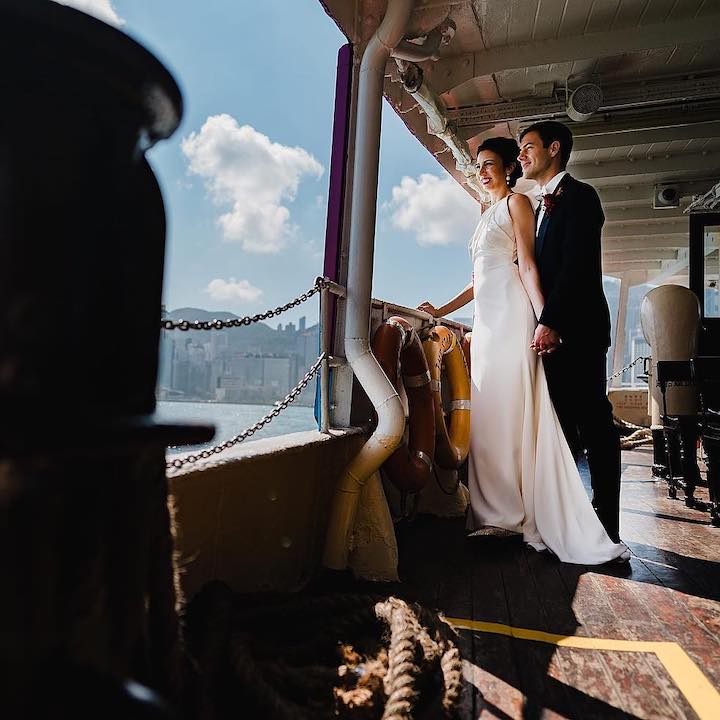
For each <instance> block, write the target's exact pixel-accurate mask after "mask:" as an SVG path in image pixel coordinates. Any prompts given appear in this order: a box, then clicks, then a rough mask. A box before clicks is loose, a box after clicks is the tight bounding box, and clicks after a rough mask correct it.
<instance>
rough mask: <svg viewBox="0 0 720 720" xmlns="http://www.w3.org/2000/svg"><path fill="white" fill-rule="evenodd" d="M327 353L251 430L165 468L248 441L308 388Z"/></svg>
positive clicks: (209, 455) (201, 458)
mask: <svg viewBox="0 0 720 720" xmlns="http://www.w3.org/2000/svg"><path fill="white" fill-rule="evenodd" d="M327 356H328V355H327V353H326V352H324V353H321V354H320V356H319V357H318V359H317V360H316V361H315V362H314V363H313V365H312V367H311V368H310V369H309V370H308V371H307V372H306V373H305V375H304V376H303V378H302V380H300V382H299V383H298V384H297V385H296V386H295V387H294V388H293V389H292V390H291V391H290V392H289V393H288V394H287V395H286V396H285V397H284V398H283V399H282V400H278V401H277V402H276V403H275V407H274V408H273V409H272V410H271V411H270V412H269V413H268V414H267V415H264V416H263V417H262V418H260V420H258V421H257V422H256V423H255V424H254V425H251V426H250V427H249V428H246V429H245V430H243V431H242V432H241V433H238V434H237V435H235V436H234V437H231V438H230V439H229V440H226V441H225V442H223V443H220V444H219V445H215V446H214V447H211V448H207V449H206V450H201V451H200V452H198V453H193V454H192V455H186V456H185V457H181V458H176V459H175V460H171V461H170V462H168V463H165V467H166V468H167V469H168V470H173V469H180V468H182V467H183V466H185V465H190V464H192V463H196V462H198V460H206V459H207V458H209V457H212V456H213V455H217V454H218V453H221V452H222V451H223V450H227V449H228V448H231V447H232V446H233V445H237V444H238V443H241V442H242V441H243V440H247V439H248V438H249V437H250V436H251V435H254V434H255V433H256V432H257V431H258V430H262V428H263V427H265V425H267V424H268V423H269V422H271V421H272V420H273V419H274V418H276V417H277V416H278V415H279V414H280V413H281V412H282V411H283V410H285V409H286V408H287V407H288V406H289V405H290V404H291V403H292V402H293V401H294V400H295V399H296V398H297V396H298V395H299V394H300V393H301V392H302V391H303V390H304V389H305V388H306V387H307V384H308V383H309V382H310V380H312V378H313V376H314V375H315V373H317V371H318V370H319V369H320V366H321V365H322V363H323V361H324V360H325V358H327Z"/></svg>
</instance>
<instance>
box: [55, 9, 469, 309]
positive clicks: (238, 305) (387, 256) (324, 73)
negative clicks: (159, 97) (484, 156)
mask: <svg viewBox="0 0 720 720" xmlns="http://www.w3.org/2000/svg"><path fill="white" fill-rule="evenodd" d="M60 1H61V2H64V3H66V4H73V5H75V6H76V7H80V8H82V9H86V10H88V11H91V12H94V13H95V14H98V15H99V16H100V17H102V18H103V19H106V20H108V21H110V22H112V23H114V24H119V25H120V27H121V29H122V30H123V31H124V32H127V33H128V34H130V35H131V36H133V37H134V38H136V39H137V40H139V41H140V42H142V43H143V44H144V45H146V46H147V47H148V48H149V49H150V50H151V51H153V52H154V53H155V54H156V55H157V56H158V57H159V58H160V59H161V60H162V61H163V62H164V63H165V64H166V65H167V66H168V68H169V69H170V70H171V71H172V72H173V74H174V76H175V78H176V80H177V81H178V83H179V85H180V87H181V89H182V92H183V96H184V99H185V115H184V118H183V122H182V125H181V126H180V128H179V129H178V131H177V132H176V133H175V135H174V136H173V137H172V138H171V139H170V140H168V141H165V142H163V143H161V144H159V145H158V146H157V147H156V148H154V149H153V150H152V151H151V153H150V155H149V159H150V161H151V163H152V165H153V167H154V168H155V171H156V173H157V175H158V178H159V180H160V183H161V186H162V189H163V194H164V198H165V203H166V208H167V214H168V240H167V252H166V272H165V289H164V302H165V304H166V306H167V307H168V309H175V308H179V307H188V306H191V307H203V308H206V309H208V310H229V311H232V312H235V313H237V314H241V315H244V314H254V313H257V312H260V311H262V310H263V309H266V308H269V307H274V306H276V305H279V304H282V303H284V302H286V301H287V300H288V299H290V298H291V297H293V296H295V295H296V294H298V293H299V292H301V291H303V290H305V289H306V288H308V287H310V286H311V284H312V282H313V280H314V278H315V276H316V275H318V274H320V273H321V271H322V252H323V243H324V232H325V213H326V197H327V191H328V174H329V167H330V146H331V134H332V115H333V100H334V98H333V95H334V84H335V67H336V58H337V51H338V48H339V47H340V46H341V45H342V44H344V42H345V38H344V37H343V36H342V34H341V33H340V31H339V30H338V29H337V28H336V26H335V24H334V23H333V22H332V20H331V19H330V18H328V17H327V15H326V14H325V12H324V10H323V8H322V6H321V5H320V3H319V2H318V1H317V0H293V1H292V2H289V1H288V0H264V1H263V2H262V3H243V2H237V0H210V1H209V2H203V3H198V2H197V1H196V0H144V1H140V0H60ZM380 164H381V169H380V182H379V197H378V205H379V209H378V222H377V239H376V250H375V276H374V285H373V294H374V296H375V297H379V298H383V299H385V300H390V301H393V302H399V303H401V304H407V305H416V304H418V303H419V302H420V301H422V300H424V299H430V300H432V301H434V302H436V303H438V304H439V303H442V302H444V301H446V300H447V299H448V298H449V297H450V296H451V295H452V294H454V293H455V292H456V291H457V290H459V289H460V288H461V287H462V286H464V284H465V283H466V282H467V281H468V278H469V273H470V268H469V261H468V257H467V251H466V243H467V239H468V235H469V233H470V232H471V231H472V227H473V225H474V222H475V218H476V212H477V210H476V206H475V204H474V202H473V201H471V200H470V199H469V197H468V196H467V195H466V194H465V193H464V191H462V190H461V189H460V188H459V187H458V186H457V185H456V184H455V183H454V181H452V180H450V179H449V177H448V176H447V174H446V173H445V171H444V170H443V169H442V168H441V167H440V166H439V165H438V163H437V162H436V161H435V160H434V158H433V157H432V156H431V155H430V154H429V153H428V152H427V151H426V150H425V149H424V148H423V147H422V146H421V145H420V144H419V143H418V142H417V140H416V139H415V138H414V137H413V136H412V135H410V133H409V132H408V131H407V130H406V129H405V126H404V125H403V124H402V123H401V122H400V120H399V119H398V118H397V116H396V115H395V114H394V113H393V112H392V110H390V109H389V107H388V106H387V105H385V108H384V113H383V142H382V146H381V160H380ZM302 314H307V315H308V321H309V322H312V321H313V320H314V319H315V318H316V316H317V307H316V305H314V304H313V305H310V304H308V305H307V306H306V309H303V310H299V311H298V310H295V311H291V312H289V313H287V314H286V315H285V316H283V317H282V318H281V319H282V321H283V322H288V321H291V320H292V321H296V320H297V318H298V317H299V316H300V315H302ZM458 315H459V316H468V315H470V309H469V308H466V309H465V310H462V311H460V312H459V313H458Z"/></svg>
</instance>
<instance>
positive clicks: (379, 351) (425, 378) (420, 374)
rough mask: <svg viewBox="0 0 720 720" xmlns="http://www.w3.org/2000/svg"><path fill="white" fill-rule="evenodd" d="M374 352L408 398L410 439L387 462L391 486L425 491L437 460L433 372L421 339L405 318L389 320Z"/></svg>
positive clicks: (379, 331)
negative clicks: (435, 459) (401, 384)
mask: <svg viewBox="0 0 720 720" xmlns="http://www.w3.org/2000/svg"><path fill="white" fill-rule="evenodd" d="M372 351H373V354H374V355H375V357H376V358H377V360H378V362H379V363H380V366H381V367H382V369H383V370H384V371H385V374H386V375H387V376H388V379H389V380H390V382H391V383H392V384H393V387H394V388H395V389H396V390H398V391H399V390H400V385H399V383H400V379H399V377H398V372H401V373H402V383H403V385H404V387H405V392H406V394H407V398H408V408H409V419H408V426H409V428H408V429H409V432H408V439H407V442H402V443H401V444H400V446H399V447H398V448H397V449H396V450H395V452H394V453H393V454H392V455H391V456H390V457H389V458H388V459H387V460H386V461H385V464H384V466H383V467H384V468H385V470H386V471H387V474H388V477H389V478H390V480H391V481H392V483H393V484H394V485H395V486H396V487H397V488H398V489H399V490H402V491H404V492H417V491H418V490H422V488H424V487H425V485H426V484H427V483H428V481H429V480H430V479H431V478H432V468H433V461H434V457H435V414H434V413H435V409H434V403H433V396H432V391H431V389H430V371H429V370H428V364H427V360H426V359H425V353H424V352H423V347H422V344H421V343H420V338H419V337H418V334H417V333H416V332H415V329H414V328H413V326H412V325H411V324H410V323H409V322H408V321H407V320H405V319H404V318H401V317H391V318H388V319H387V320H386V321H385V322H384V323H383V324H382V325H381V326H380V327H379V328H378V329H377V331H376V332H375V335H374V337H373V341H372Z"/></svg>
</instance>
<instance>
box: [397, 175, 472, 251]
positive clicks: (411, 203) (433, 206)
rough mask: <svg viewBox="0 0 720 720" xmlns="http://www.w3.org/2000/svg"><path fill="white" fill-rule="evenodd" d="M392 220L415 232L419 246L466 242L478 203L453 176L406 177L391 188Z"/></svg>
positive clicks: (398, 225) (402, 227)
mask: <svg viewBox="0 0 720 720" xmlns="http://www.w3.org/2000/svg"><path fill="white" fill-rule="evenodd" d="M389 207H390V209H391V210H392V216H391V219H392V223H393V225H394V226H395V227H397V228H399V229H400V230H407V231H410V232H414V233H415V239H416V240H417V243H418V244H419V245H449V244H450V243H454V242H457V243H466V242H467V241H468V240H469V239H470V236H471V235H472V232H473V230H474V229H475V226H476V225H477V221H478V218H479V215H480V206H479V205H478V203H477V202H476V201H475V200H473V199H472V197H470V195H468V193H467V192H466V191H465V190H463V189H462V188H461V187H460V185H458V183H457V182H456V181H455V180H453V178H451V177H450V176H447V177H444V178H440V177H438V176H437V175H430V174H427V173H424V174H422V175H420V177H419V178H418V179H417V180H416V179H414V178H411V177H407V176H406V177H404V178H403V179H402V180H401V181H400V185H396V186H395V187H394V188H393V189H392V201H391V202H390V203H389Z"/></svg>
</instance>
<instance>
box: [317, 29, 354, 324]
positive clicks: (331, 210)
mask: <svg viewBox="0 0 720 720" xmlns="http://www.w3.org/2000/svg"><path fill="white" fill-rule="evenodd" d="M351 89H352V45H351V44H350V43H347V44H346V45H343V46H342V47H341V48H340V50H339V51H338V62H337V78H336V81H335V117H334V120H333V138H332V155H331V157H330V189H329V192H328V212H327V225H326V228H325V263H324V267H323V273H324V275H325V277H328V278H330V279H331V280H337V275H338V259H339V256H340V243H341V242H342V229H343V228H342V222H343V206H344V204H345V166H346V160H347V147H348V128H349V123H350V98H351ZM333 306H334V301H333ZM333 315H334V313H333ZM333 325H334V323H333Z"/></svg>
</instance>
